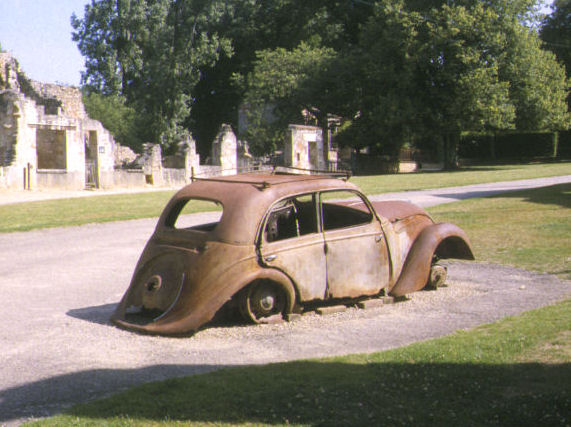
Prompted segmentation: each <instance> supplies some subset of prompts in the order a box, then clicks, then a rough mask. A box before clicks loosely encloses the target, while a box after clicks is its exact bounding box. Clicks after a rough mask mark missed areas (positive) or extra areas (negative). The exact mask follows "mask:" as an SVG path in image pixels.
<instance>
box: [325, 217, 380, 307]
mask: <svg viewBox="0 0 571 427" xmlns="http://www.w3.org/2000/svg"><path fill="white" fill-rule="evenodd" d="M325 244H326V254H327V255H326V257H327V293H328V296H329V297H330V298H355V297H358V296H361V295H374V294H377V293H379V292H380V290H381V289H382V288H383V287H385V286H386V285H387V284H388V280H389V268H388V262H387V261H388V260H387V257H388V255H387V247H386V241H385V238H384V234H383V231H382V229H381V226H380V224H379V223H378V222H377V221H376V220H375V221H373V222H371V223H369V224H364V225H358V226H356V227H351V228H342V229H338V230H333V231H326V232H325Z"/></svg>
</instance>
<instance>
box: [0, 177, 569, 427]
mask: <svg viewBox="0 0 571 427" xmlns="http://www.w3.org/2000/svg"><path fill="white" fill-rule="evenodd" d="M562 182H571V176H566V177H556V178H541V179H538V180H523V181H515V182H511V183H496V184H485V185H478V186H467V187H458V188H456V189H454V190H453V189H438V190H433V191H423V192H407V193H398V194H391V195H383V196H379V197H383V198H399V199H406V200H411V201H414V202H417V203H418V204H420V205H423V206H431V205H434V204H438V203H446V202H451V201H456V200H461V199H464V198H467V197H480V196H487V195H492V194H497V193H499V192H505V191H513V190H516V189H522V188H532V187H542V186H547V185H553V184H557V183H562ZM372 198H374V199H376V198H377V197H372ZM155 222H156V219H146V220H135V221H125V222H115V223H107V224H92V225H86V226H81V227H68V228H57V229H46V230H38V231H32V232H27V233H11V234H2V235H0V291H1V295H2V301H3V304H2V311H1V312H0V313H1V318H2V323H1V326H0V355H1V359H0V360H1V361H2V363H1V364H0V424H2V425H4V424H7V425H17V424H19V423H21V422H22V421H24V420H27V419H30V418H35V417H43V416H49V415H52V414H55V413H58V412H61V411H62V410H63V409H65V408H66V407H69V406H70V405H72V404H74V403H77V402H83V401H88V400H91V399H95V398H99V397H102V396H106V395H109V394H112V393H114V392H117V391H119V390H123V389H126V388H129V387H131V386H133V385H137V384H141V383H144V382H149V381H157V380H162V379H166V378H170V377H176V376H183V375H192V374H196V373H202V372H208V371H211V370H214V369H220V368H222V367H231V366H240V365H245V364H263V363H269V362H273V361H286V360H295V359H300V358H308V357H321V356H330V355H338V354H347V353H362V352H373V351H380V350H385V349H388V348H394V347H398V346H402V345H406V344H408V343H411V342H414V341H418V340H423V339H427V338H432V337H436V336H441V335H444V334H448V333H451V332H453V331H455V330H457V329H463V328H471V327H474V326H476V325H478V324H481V323H486V322H491V321H495V320H498V319H500V318H502V317H505V316H507V315H513V314H518V313H520V312H522V311H526V310H529V309H532V308H535V307H540V306H543V305H546V304H550V303H553V302H555V301H558V300H560V299H562V298H565V297H569V295H570V293H571V282H570V281H564V280H560V279H558V278H556V277H553V276H550V275H544V274H535V273H530V272H526V271H524V270H519V269H515V268H510V267H503V266H497V265H489V264H480V263H452V264H451V265H450V275H449V277H450V278H449V281H448V282H449V286H448V287H446V288H443V289H440V290H438V291H436V292H419V293H416V294H413V295H412V296H411V298H410V300H409V301H406V302H403V303H399V304H395V305H391V306H386V307H377V308H372V309H368V310H358V309H350V310H348V311H346V312H344V313H338V314H335V315H329V316H324V317H320V316H317V315H307V316H303V317H302V319H301V320H298V321H296V322H292V323H285V324H280V325H260V326H244V325H238V326H232V327H229V326H215V327H209V328H206V329H204V330H202V331H200V332H198V333H197V334H195V335H194V336H193V337H190V338H183V339H180V338H165V337H152V336H143V335H137V334H134V333H131V332H127V331H123V330H120V329H117V328H115V327H113V326H112V325H110V324H109V321H108V319H109V316H110V315H111V313H112V312H113V310H114V307H115V306H116V304H117V303H118V301H119V300H120V298H121V296H122V295H123V293H124V291H125V290H126V288H127V286H128V284H129V280H130V277H131V274H132V271H133V268H134V266H135V263H136V261H137V259H138V257H139V255H140V252H141V250H142V248H143V246H144V244H145V243H146V241H147V239H148V237H149V236H150V234H151V233H152V231H153V228H154V226H155Z"/></svg>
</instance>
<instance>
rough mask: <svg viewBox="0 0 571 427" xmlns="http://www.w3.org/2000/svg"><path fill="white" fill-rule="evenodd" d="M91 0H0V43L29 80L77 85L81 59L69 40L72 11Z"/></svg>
mask: <svg viewBox="0 0 571 427" xmlns="http://www.w3.org/2000/svg"><path fill="white" fill-rule="evenodd" d="M87 3H90V0H0V45H1V46H2V50H4V51H7V52H10V53H11V54H12V55H13V56H14V57H15V58H16V60H17V61H18V63H19V64H20V69H21V70H22V71H24V73H26V75H27V76H28V77H30V78H31V79H32V80H38V81H41V82H44V83H64V84H67V85H72V86H78V85H79V80H80V78H81V76H80V71H81V70H83V64H84V59H83V57H82V56H81V54H80V53H79V50H78V49H77V45H76V44H75V43H74V42H73V41H72V40H71V31H72V28H71V24H70V18H71V15H72V13H74V12H75V14H76V15H77V16H78V17H83V10H84V7H85V5H86V4H87Z"/></svg>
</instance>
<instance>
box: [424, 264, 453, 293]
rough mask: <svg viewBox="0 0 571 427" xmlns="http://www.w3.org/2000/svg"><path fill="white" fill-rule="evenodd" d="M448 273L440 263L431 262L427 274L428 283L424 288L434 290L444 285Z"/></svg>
mask: <svg viewBox="0 0 571 427" xmlns="http://www.w3.org/2000/svg"><path fill="white" fill-rule="evenodd" d="M447 275H448V270H447V269H446V267H445V266H443V265H440V264H432V266H431V267H430V276H428V283H427V284H426V289H432V290H436V289H438V287H439V286H442V285H444V282H446V277H447Z"/></svg>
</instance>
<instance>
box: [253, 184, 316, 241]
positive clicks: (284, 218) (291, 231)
mask: <svg viewBox="0 0 571 427" xmlns="http://www.w3.org/2000/svg"><path fill="white" fill-rule="evenodd" d="M316 232H317V217H316V212H315V203H314V197H313V196H311V195H304V196H297V197H292V198H289V199H286V200H283V201H281V202H280V203H278V204H276V205H275V206H274V208H273V209H272V211H271V213H270V215H269V216H268V220H267V221H266V227H265V229H264V238H265V240H266V241H267V242H275V241H278V240H284V239H291V238H293V237H299V236H304V235H306V234H311V233H316Z"/></svg>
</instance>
